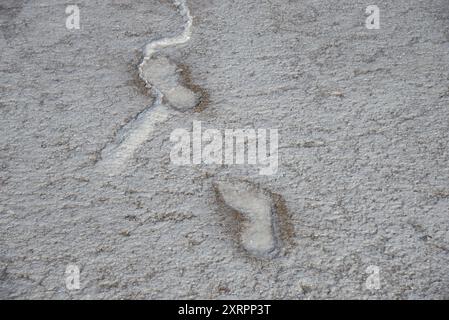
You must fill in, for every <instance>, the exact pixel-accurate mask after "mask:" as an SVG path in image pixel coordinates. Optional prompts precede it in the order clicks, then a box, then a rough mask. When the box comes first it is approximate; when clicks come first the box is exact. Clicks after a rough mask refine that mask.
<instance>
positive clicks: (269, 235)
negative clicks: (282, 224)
mask: <svg viewBox="0 0 449 320" xmlns="http://www.w3.org/2000/svg"><path fill="white" fill-rule="evenodd" d="M215 187H216V189H217V191H218V193H219V195H220V197H221V198H222V201H223V202H224V203H225V204H226V205H227V206H229V207H230V208H232V209H234V210H236V211H238V212H239V213H240V214H241V215H242V218H243V221H242V222H241V223H242V225H241V226H240V241H241V245H242V247H243V248H244V249H245V250H246V251H247V252H248V253H250V254H252V255H254V256H257V257H268V258H270V257H273V256H274V255H275V254H276V253H277V249H278V248H277V242H278V240H277V239H278V236H277V227H276V219H275V218H276V216H275V215H276V212H275V210H274V205H273V199H272V198H271V197H270V195H269V194H268V193H267V192H264V191H262V190H260V189H258V188H256V187H255V186H253V185H251V184H249V183H247V182H240V181H234V182H227V181H220V182H217V183H216V184H215Z"/></svg>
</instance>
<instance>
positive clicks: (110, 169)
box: [97, 0, 200, 176]
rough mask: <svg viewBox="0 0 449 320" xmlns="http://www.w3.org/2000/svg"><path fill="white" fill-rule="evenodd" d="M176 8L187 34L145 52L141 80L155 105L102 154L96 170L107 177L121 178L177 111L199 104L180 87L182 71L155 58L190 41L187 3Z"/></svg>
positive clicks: (178, 1)
mask: <svg viewBox="0 0 449 320" xmlns="http://www.w3.org/2000/svg"><path fill="white" fill-rule="evenodd" d="M174 4H175V6H176V7H177V8H178V11H179V12H180V13H181V15H182V16H183V17H184V18H185V20H186V24H185V26H184V31H183V32H182V33H181V34H180V35H178V36H175V37H172V38H162V39H159V40H155V41H151V42H150V43H148V44H147V45H146V46H145V48H144V58H143V61H142V63H141V64H140V65H139V76H140V78H141V79H142V80H143V81H144V82H145V85H146V87H147V88H150V89H151V91H152V94H153V95H154V98H155V101H154V103H153V104H152V105H151V106H150V107H148V108H146V109H145V110H143V111H142V112H141V113H140V114H138V115H137V116H136V117H135V119H134V120H132V121H131V122H129V123H127V124H126V125H125V126H123V127H122V128H121V129H120V130H119V132H118V133H117V135H116V136H115V140H114V141H113V142H112V143H110V144H109V145H107V146H106V147H105V148H104V149H103V150H102V152H101V160H100V161H99V163H98V164H97V168H98V169H100V171H101V172H103V173H106V174H108V175H111V176H113V175H117V174H119V173H120V172H121V171H122V170H123V169H124V168H125V167H126V165H127V162H128V160H129V159H130V158H131V157H132V156H133V154H134V152H135V151H136V150H137V149H138V148H139V146H141V145H142V144H143V143H144V142H145V141H146V140H147V139H149V138H150V137H151V135H152V134H153V132H154V131H155V130H156V126H157V125H158V124H160V123H162V122H165V121H166V120H167V119H168V118H169V117H170V116H171V115H174V114H176V110H193V109H194V108H195V107H196V106H197V105H198V104H199V103H200V96H199V94H197V93H195V92H193V91H192V90H190V89H188V88H186V87H184V86H183V85H182V84H181V83H180V78H181V77H180V71H181V70H180V69H178V68H177V66H176V64H174V63H172V62H171V61H170V60H169V59H168V58H167V57H165V56H157V57H153V55H154V54H155V53H156V52H158V50H160V49H163V48H166V47H170V46H175V45H179V44H183V43H186V42H187V41H189V39H190V34H191V27H192V21H193V19H192V16H191V15H190V11H189V9H188V7H187V5H186V3H185V1H184V0H175V1H174Z"/></svg>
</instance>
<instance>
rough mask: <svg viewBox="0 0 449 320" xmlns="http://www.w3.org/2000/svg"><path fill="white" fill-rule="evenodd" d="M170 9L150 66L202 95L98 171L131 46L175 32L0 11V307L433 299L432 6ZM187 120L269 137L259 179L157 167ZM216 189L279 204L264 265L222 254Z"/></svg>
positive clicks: (97, 11)
mask: <svg viewBox="0 0 449 320" xmlns="http://www.w3.org/2000/svg"><path fill="white" fill-rule="evenodd" d="M68 4H77V5H78V6H79V7H80V10H81V29H80V30H68V29H66V27H65V20H66V17H67V15H66V14H65V8H66V6H67V5H68ZM372 4H375V5H377V6H379V8H380V10H381V15H380V17H381V20H380V22H381V25H380V29H379V30H368V29H367V28H366V27H365V19H366V16H367V15H366V14H365V8H366V7H367V6H368V5H372ZM187 5H188V7H189V9H190V11H191V14H192V17H193V26H192V37H191V39H190V41H188V42H187V43H185V44H182V45H179V46H173V47H170V48H167V49H166V50H164V52H163V54H164V56H167V57H169V58H170V60H171V61H173V62H174V63H176V64H178V65H180V66H183V68H185V69H186V70H187V69H188V70H189V75H188V78H189V79H188V81H189V82H191V84H193V85H195V86H196V87H197V88H201V92H202V93H203V96H204V97H207V99H204V100H207V101H205V102H206V103H204V105H203V108H202V110H196V111H184V112H180V113H177V114H176V115H174V116H172V117H170V118H169V119H168V120H167V121H166V122H165V123H164V124H162V125H160V126H159V127H157V131H156V132H154V133H153V134H152V135H151V136H150V137H148V139H147V140H146V141H145V143H144V144H142V145H141V146H140V148H138V150H137V151H136V153H135V154H134V155H133V156H132V157H131V159H130V160H129V162H128V163H127V165H126V168H125V169H124V170H123V171H122V172H121V173H120V174H119V175H115V176H108V175H105V174H101V173H99V172H98V170H96V169H95V167H96V163H97V162H98V160H99V157H100V156H101V151H102V150H103V149H104V148H105V146H106V145H108V144H109V143H111V142H113V141H114V137H115V134H116V133H117V132H118V131H119V130H120V128H122V127H123V126H125V125H126V124H127V123H128V122H129V121H132V120H133V119H134V118H135V116H136V115H137V114H139V113H140V112H141V111H142V110H144V109H145V108H148V107H149V106H151V104H152V99H153V98H152V95H151V94H150V93H149V90H147V89H145V87H144V84H143V82H142V80H141V79H140V78H139V76H138V72H137V66H138V64H139V62H140V61H141V57H142V48H143V46H144V45H145V44H146V43H148V42H149V41H151V40H154V39H158V38H161V37H167V36H175V35H177V34H179V33H180V32H182V29H183V25H184V23H185V19H183V16H182V15H180V14H179V11H178V10H177V8H176V7H175V6H174V5H173V3H172V1H169V0H136V1H131V0H108V1H100V0H89V1H87V0H77V2H76V3H66V2H65V1H61V0H41V1H27V0H1V3H0V22H1V25H0V31H1V38H0V46H1V61H0V92H1V99H0V113H1V119H0V128H1V129H0V130H1V131H0V133H1V134H0V190H1V192H0V298H2V299H37V298H44V299H134V298H135V299H158V298H167V299H200V298H201V299H225V298H242V299H246V298H251V299H258V298H271V299H448V298H449V264H448V262H449V219H448V216H449V166H448V161H449V149H448V140H449V109H448V107H449V77H448V65H449V23H448V22H449V2H448V1H447V0H430V1H418V0H397V1H384V0H369V1H368V0H341V1H338V2H337V1H326V0H302V1H299V0H290V1H288V0H246V1H237V0H211V1H207V0H188V1H187ZM337 93H338V94H337ZM194 120H197V121H201V122H202V124H203V127H205V128H217V129H225V128H278V129H279V170H278V172H277V173H276V174H275V175H269V176H262V175H259V174H258V170H257V169H256V168H254V167H253V166H218V165H215V166H213V165H205V164H202V165H195V166H176V165H173V164H172V163H171V162H170V156H169V154H170V150H171V147H172V143H171V142H170V140H169V137H170V133H171V132H172V131H173V130H174V129H176V128H189V127H191V125H192V122H193V121H194ZM220 179H230V180H231V181H232V180H234V181H247V182H248V183H251V184H252V185H254V186H259V187H260V188H261V189H263V190H268V191H269V192H270V193H272V194H275V195H277V197H278V198H279V199H282V203H283V205H282V212H279V214H281V213H282V216H283V218H282V219H283V220H284V223H283V224H281V225H280V226H279V227H280V228H281V229H282V228H287V229H289V230H280V232H283V233H286V234H287V236H286V239H287V238H288V239H287V240H286V241H284V243H283V245H282V248H280V252H279V253H278V254H277V255H276V256H275V257H269V258H255V257H252V256H251V255H248V254H247V252H245V251H244V250H242V249H241V247H239V245H238V243H239V239H238V234H236V233H234V232H232V231H230V229H232V227H230V226H231V225H232V224H233V223H234V222H235V221H232V220H233V215H232V214H231V213H230V212H229V210H228V209H229V208H225V207H224V206H223V203H222V201H220V199H219V197H217V194H216V191H215V190H214V184H215V183H216V181H218V180H220ZM268 191H267V192H268ZM284 240H285V239H284ZM69 264H75V265H78V266H79V267H80V269H81V274H80V283H81V288H80V290H72V291H71V290H68V289H67V288H66V285H65V270H66V267H67V265H69ZM370 265H375V266H378V267H379V268H380V281H381V282H380V288H379V289H378V290H373V289H369V288H367V287H366V285H365V281H366V279H367V277H368V274H367V273H366V268H367V267H368V266H370Z"/></svg>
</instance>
